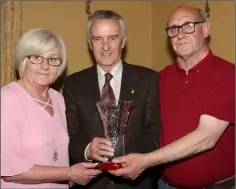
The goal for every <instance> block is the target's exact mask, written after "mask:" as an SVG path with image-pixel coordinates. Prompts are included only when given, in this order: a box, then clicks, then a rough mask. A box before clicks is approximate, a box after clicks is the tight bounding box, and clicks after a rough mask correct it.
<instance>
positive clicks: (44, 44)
mask: <svg viewBox="0 0 236 189" xmlns="http://www.w3.org/2000/svg"><path fill="white" fill-rule="evenodd" d="M55 48H58V49H59V56H60V57H59V58H61V60H62V63H61V65H60V67H59V70H58V73H57V77H59V76H60V75H61V74H62V73H63V71H64V70H65V67H66V60H67V58H66V47H65V43H64V41H63V39H62V38H61V37H60V36H59V35H57V34H56V33H54V32H53V31H50V30H47V29H43V28H35V29H31V30H29V31H27V32H26V33H25V34H24V35H23V36H22V37H21V38H20V40H19V42H18V43H17V45H16V50H15V69H16V70H17V71H18V73H19V76H20V78H21V77H22V76H23V75H24V72H25V68H26V64H27V58H26V57H27V56H30V55H41V54H43V53H45V52H47V51H50V50H52V49H55Z"/></svg>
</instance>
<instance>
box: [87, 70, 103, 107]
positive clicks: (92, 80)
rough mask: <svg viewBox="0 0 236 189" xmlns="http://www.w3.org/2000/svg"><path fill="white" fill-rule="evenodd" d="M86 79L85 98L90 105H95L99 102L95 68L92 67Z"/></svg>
mask: <svg viewBox="0 0 236 189" xmlns="http://www.w3.org/2000/svg"><path fill="white" fill-rule="evenodd" d="M88 77H89V79H87V81H86V82H87V86H88V87H87V89H86V91H87V98H89V101H90V102H89V103H90V104H96V103H97V102H98V101H99V100H100V91H99V86H98V76H97V69H96V66H92V67H91V70H90V72H89V74H88Z"/></svg>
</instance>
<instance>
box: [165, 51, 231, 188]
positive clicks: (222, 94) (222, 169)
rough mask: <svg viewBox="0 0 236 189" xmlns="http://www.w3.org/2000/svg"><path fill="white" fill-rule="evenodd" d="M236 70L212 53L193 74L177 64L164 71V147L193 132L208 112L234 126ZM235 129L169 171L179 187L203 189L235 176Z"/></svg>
mask: <svg viewBox="0 0 236 189" xmlns="http://www.w3.org/2000/svg"><path fill="white" fill-rule="evenodd" d="M234 81H235V66H234V64H231V63H229V62H227V61H226V60H223V59H221V58H219V57H217V56H215V55H213V54H212V52H211V51H209V53H208V55H207V56H206V57H205V58H204V59H203V60H202V61H201V62H199V63H198V64H197V65H196V66H195V67H193V68H192V69H191V70H189V72H188V75H186V73H185V71H184V70H182V69H180V68H179V67H178V63H177V62H174V63H173V64H172V65H169V66H167V67H166V68H165V69H164V70H162V71H161V72H160V108H161V120H162V128H161V129H162V130H161V146H165V145H167V144H169V143H171V142H173V141H175V140H177V139H179V138H181V137H183V136H184V135H186V134H187V133H190V132H192V131H194V130H195V129H196V128H197V126H198V124H199V118H200V116H201V115H203V114H207V115H211V116H213V117H216V118H218V119H221V120H225V121H228V122H231V123H235V83H234ZM234 137H235V127H234V125H233V124H231V125H230V126H228V127H227V129H226V131H225V132H224V133H223V135H222V136H221V138H220V139H219V141H218V143H217V144H216V146H215V147H214V148H213V149H211V150H209V151H207V152H204V153H202V154H201V155H197V156H194V157H192V158H190V159H188V160H185V161H182V162H179V163H173V164H172V165H170V166H169V167H168V168H166V169H164V171H163V175H164V178H165V180H166V181H167V182H168V183H169V184H171V185H173V186H176V187H182V188H187V189H198V188H202V187H205V186H207V185H211V184H213V183H215V182H217V181H219V180H222V179H224V178H228V177H230V176H233V175H234V174H235V173H234V171H235V165H234V162H235V141H234Z"/></svg>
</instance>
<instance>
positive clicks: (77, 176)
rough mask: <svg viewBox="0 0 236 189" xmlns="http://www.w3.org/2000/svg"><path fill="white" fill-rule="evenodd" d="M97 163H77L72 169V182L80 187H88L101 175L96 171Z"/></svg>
mask: <svg viewBox="0 0 236 189" xmlns="http://www.w3.org/2000/svg"><path fill="white" fill-rule="evenodd" d="M96 166H97V163H90V162H86V163H77V164H75V165H73V166H72V167H71V169H72V170H71V180H72V181H73V182H75V183H77V184H80V185H86V184H87V183H89V182H90V181H91V180H92V179H93V178H94V177H96V176H97V175H98V174H100V173H101V171H100V170H98V169H96Z"/></svg>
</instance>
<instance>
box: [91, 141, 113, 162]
mask: <svg viewBox="0 0 236 189" xmlns="http://www.w3.org/2000/svg"><path fill="white" fill-rule="evenodd" d="M113 155H114V148H113V147H112V143H111V141H109V140H107V139H105V138H99V137H95V138H94V139H93V140H92V142H91V144H90V146H89V148H88V152H87V156H88V158H89V159H92V160H98V161H100V162H107V161H108V157H112V156H113Z"/></svg>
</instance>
